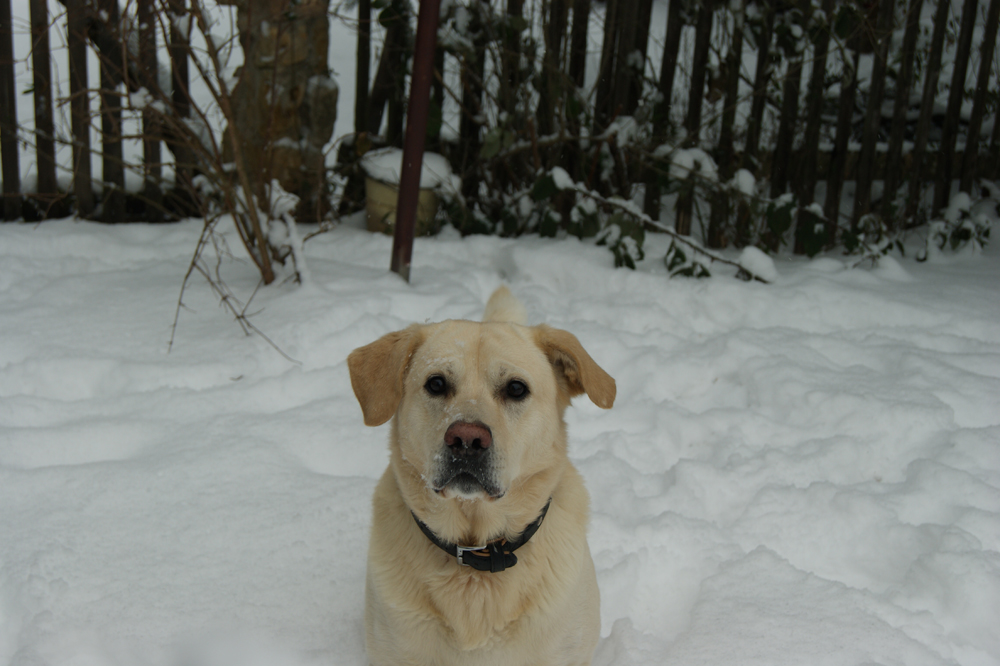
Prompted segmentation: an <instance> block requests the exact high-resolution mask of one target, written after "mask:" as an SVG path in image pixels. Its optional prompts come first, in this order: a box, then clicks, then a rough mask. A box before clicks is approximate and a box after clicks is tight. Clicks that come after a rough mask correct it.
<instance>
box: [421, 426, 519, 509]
mask: <svg viewBox="0 0 1000 666" xmlns="http://www.w3.org/2000/svg"><path fill="white" fill-rule="evenodd" d="M433 486H434V490H435V491H436V492H441V491H442V490H444V489H445V488H448V487H453V488H454V489H455V490H457V491H458V492H460V493H462V494H464V495H474V494H476V493H478V492H485V493H486V494H487V495H489V496H490V497H491V498H493V499H496V498H498V497H501V496H503V494H504V493H503V490H502V489H501V488H500V485H499V484H498V483H497V481H496V470H495V469H494V454H493V433H492V432H490V429H489V428H488V427H487V426H485V425H483V424H482V423H469V422H466V421H456V422H454V423H452V424H451V425H450V426H448V430H447V431H445V434H444V450H443V451H442V452H441V457H440V462H439V464H438V471H437V473H436V474H435V475H434V481H433Z"/></svg>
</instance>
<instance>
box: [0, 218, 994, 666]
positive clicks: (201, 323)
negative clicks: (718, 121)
mask: <svg viewBox="0 0 1000 666" xmlns="http://www.w3.org/2000/svg"><path fill="white" fill-rule="evenodd" d="M200 230H201V223H200V222H198V221H188V222H184V223H181V224H173V225H128V226H102V225H97V224H90V223H83V222H74V221H56V222H47V223H44V224H41V225H34V226H31V225H15V224H6V225H2V226H0V262H2V265H3V266H4V270H3V271H2V272H0V340H3V344H2V345H0V507H2V511H0V664H18V665H21V664H42V665H49V666H71V665H84V664H85V665H87V666H111V665H115V666H133V665H135V666H145V665H157V666H158V665H173V664H178V663H190V664H199V665H201V664H203V665H205V666H215V665H219V666H223V665H228V664H233V663H239V664H251V665H253V664H262V665H263V664H268V665H274V664H337V665H358V666H360V665H362V664H365V663H367V662H366V660H365V656H364V640H363V626H362V625H363V621H362V618H363V605H364V601H363V597H364V589H363V588H364V583H363V580H364V566H365V551H366V549H367V533H368V527H369V520H370V517H369V506H370V504H369V503H370V498H371V494H372V490H373V488H374V485H375V481H376V479H377V478H378V476H379V475H380V474H381V473H382V471H383V469H384V468H385V465H386V461H387V447H386V439H387V435H388V426H382V427H379V428H366V427H365V426H364V425H363V423H362V418H361V412H360V408H359V407H358V405H357V403H356V401H355V399H354V396H353V394H352V392H351V388H350V381H349V377H348V373H347V368H346V365H345V362H344V361H345V358H346V356H347V354H348V353H349V352H350V351H351V350H352V349H354V348H355V347H357V346H359V345H362V344H366V343H368V342H370V341H372V340H374V339H375V338H377V337H378V336H380V335H382V334H384V333H386V332H389V331H392V330H396V329H399V328H402V327H404V326H407V325H408V324H410V323H412V322H414V321H418V322H422V321H427V320H430V321H435V320H441V319H445V318H476V317H478V316H479V315H480V314H481V313H482V309H483V306H484V304H485V301H486V299H487V298H488V297H489V295H490V293H491V292H492V291H493V289H495V288H496V287H497V286H498V285H500V284H501V283H504V282H506V283H508V284H510V286H511V288H512V289H513V291H514V292H515V293H516V294H517V295H518V296H519V297H520V298H521V299H522V300H523V301H524V304H525V306H526V309H527V311H528V315H529V319H530V321H532V322H533V323H535V322H542V321H544V322H547V323H549V324H552V325H554V326H559V327H563V328H566V329H568V330H570V331H572V332H573V333H575V334H576V335H577V336H578V337H579V338H580V340H581V341H582V342H583V344H584V346H585V347H586V348H587V350H588V352H589V353H590V354H591V355H592V356H593V357H594V358H595V359H596V360H597V361H598V362H599V363H600V364H601V365H602V366H603V367H604V368H605V369H606V370H608V372H609V373H610V374H611V375H612V376H614V377H615V378H616V380H617V383H618V398H617V401H616V404H615V406H614V408H613V409H611V410H610V411H603V410H600V409H598V408H597V407H595V406H594V405H592V404H590V403H589V402H587V401H586V400H585V399H579V398H578V399H577V400H576V402H575V403H574V405H573V406H572V407H571V408H570V409H569V410H568V412H567V423H568V428H569V433H570V453H571V456H572V458H573V461H574V463H575V464H576V465H577V466H578V468H579V469H580V470H581V472H582V474H583V475H584V477H585V479H586V483H587V486H588V489H589V491H590V493H591V497H592V519H591V527H590V532H589V540H590V545H591V550H592V552H593V556H594V560H595V564H596V567H597V572H598V580H599V584H600V589H601V616H602V636H603V638H602V640H601V643H600V645H599V647H598V651H597V654H596V656H595V662H594V663H595V664H597V665H599V666H605V665H610V664H614V665H616V666H617V665H623V666H624V665H630V664H643V665H646V664H768V665H776V666H782V665H785V664H788V665H792V664H810V665H816V664H835V665H838V666H839V665H842V664H862V663H878V664H887V665H888V664H906V665H908V666H909V665H921V664H928V665H939V664H940V665H944V664H962V665H963V666H985V665H988V664H1000V635H998V633H997V631H996V626H997V620H998V619H1000V455H998V453H997V446H998V443H1000V411H998V410H997V408H996V406H997V404H998V398H1000V307H998V306H1000V296H998V295H997V291H996V288H995V285H996V284H997V281H998V279H1000V253H998V252H997V251H996V249H995V248H993V247H991V246H987V247H986V249H985V250H984V251H983V252H982V253H981V254H979V255H977V256H975V257H971V258H966V259H964V260H962V261H952V262H949V263H937V264H931V263H923V264H920V263H917V262H915V261H914V260H913V259H912V258H900V259H897V260H894V262H893V264H894V267H893V268H891V269H888V270H885V269H882V268H879V269H877V270H874V271H865V270H857V269H855V270H848V269H846V268H845V263H844V261H842V260H840V259H837V258H835V257H833V256H830V257H825V258H820V259H818V260H816V261H813V262H807V261H804V260H791V259H781V260H780V280H778V281H777V282H776V283H774V284H770V285H765V284H761V283H759V282H749V283H748V282H742V281H738V280H734V279H731V278H730V277H728V276H726V275H724V274H723V271H722V270H721V269H719V270H716V268H717V267H713V274H714V277H713V278H711V279H706V280H688V279H669V278H668V277H667V276H666V274H665V272H666V268H665V267H664V266H663V263H662V256H663V254H664V253H665V252H666V249H667V244H668V242H669V239H666V238H663V237H661V236H659V235H649V236H648V237H647V241H646V251H647V259H646V260H645V261H644V262H640V264H639V269H638V270H637V271H628V270H624V269H617V270H616V269H614V268H613V267H612V266H613V257H612V255H611V254H610V253H609V252H608V251H607V249H606V248H602V247H596V246H595V245H593V244H592V243H589V242H581V241H577V240H575V239H565V240H551V239H539V238H534V237H527V238H522V239H519V240H510V239H500V238H492V237H478V236H472V237H468V238H465V239H461V238H459V237H458V235H457V234H442V235H441V236H439V237H436V238H420V239H417V241H416V246H415V249H414V254H413V266H412V273H411V278H412V284H410V285H407V284H405V283H404V282H402V281H401V280H400V279H399V278H398V277H396V276H395V275H393V274H391V273H388V271H387V269H386V266H387V265H388V262H389V256H390V247H391V239H389V238H387V237H384V236H382V235H379V234H370V233H368V232H366V231H364V230H363V229H362V228H361V221H360V218H358V219H356V220H352V222H351V223H349V224H344V225H341V226H340V227H338V228H336V229H335V230H334V231H332V232H330V233H327V234H323V235H320V236H317V237H314V238H313V239H311V240H309V241H308V242H307V243H306V244H305V248H304V250H305V254H306V256H307V259H308V262H309V269H310V276H311V279H310V281H309V282H308V283H307V284H305V285H301V286H300V285H296V284H294V283H292V282H289V281H283V282H279V283H276V284H275V285H272V286H269V287H266V288H263V289H261V290H260V291H259V292H257V294H256V295H255V296H254V299H253V302H252V303H251V304H250V305H249V306H248V310H247V311H248V312H249V313H255V314H253V316H252V319H251V321H252V322H253V323H254V325H255V326H256V327H258V328H259V329H260V330H261V331H262V332H263V333H264V334H266V335H267V336H268V338H269V339H270V340H271V341H273V342H274V344H276V345H278V346H279V347H280V348H281V350H282V351H284V352H285V353H286V354H288V355H289V356H290V357H292V358H293V359H295V362H289V361H288V360H286V359H285V358H283V357H282V356H281V355H280V354H279V353H278V352H277V351H275V350H274V349H273V348H272V347H271V346H270V345H269V344H268V342H267V341H266V340H264V339H262V338H260V337H244V336H243V335H242V333H241V332H240V328H239V327H238V326H237V325H236V324H235V323H234V322H233V321H232V320H231V319H230V318H229V317H228V315H227V314H226V311H224V310H221V309H220V308H219V307H218V302H217V300H216V299H215V297H214V296H213V294H212V292H211V291H210V289H209V287H208V285H207V284H205V283H204V282H203V281H202V280H201V279H200V278H197V277H196V278H195V279H194V280H193V281H192V282H191V284H190V286H189V290H188V291H187V292H186V294H185V297H184V305H185V307H184V308H183V309H182V311H181V313H180V320H179V326H178V330H177V336H176V339H175V342H174V346H173V350H172V351H171V352H170V353H167V341H168V339H169V337H170V325H171V322H172V320H173V315H174V309H175V307H176V303H177V296H178V289H179V286H180V282H181V278H182V276H183V274H184V272H185V271H186V270H187V266H188V264H189V262H190V259H191V253H192V252H193V250H194V246H195V243H196V241H197V238H198V236H199V233H200ZM302 232H303V235H307V232H308V229H303V230H302ZM228 245H229V247H230V248H232V250H233V252H234V254H235V255H236V258H232V259H225V260H224V261H223V262H222V264H221V274H222V276H223V278H224V279H225V280H226V283H227V285H228V286H229V287H230V288H231V289H232V290H233V292H234V293H235V294H236V295H237V296H238V297H240V298H242V299H244V300H245V299H246V298H247V297H249V295H250V294H251V293H253V290H254V288H255V286H256V284H257V276H256V274H255V272H254V269H253V267H252V265H250V263H249V262H248V261H246V260H245V259H243V258H241V256H242V255H241V250H239V249H238V248H239V242H238V239H236V237H235V235H234V233H233V232H232V231H230V232H229V234H228ZM442 266H447V267H448V270H441V267H442ZM880 266H881V263H880ZM900 275H904V276H906V278H907V279H899V278H900ZM543 529H544V528H543ZM403 557H404V559H405V554H404V555H403ZM401 566H405V561H404V562H402V563H401Z"/></svg>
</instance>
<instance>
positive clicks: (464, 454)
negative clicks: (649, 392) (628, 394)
mask: <svg viewBox="0 0 1000 666" xmlns="http://www.w3.org/2000/svg"><path fill="white" fill-rule="evenodd" d="M522 317H523V310H522V309H521V307H520V304H518V303H517V302H516V301H514V300H513V297H511V296H510V294H509V292H507V290H506V289H504V288H501V290H499V291H498V292H497V294H495V295H494V297H493V298H492V299H491V300H490V304H489V305H488V306H487V312H486V316H485V317H484V319H485V321H483V322H482V323H478V322H471V321H445V322H442V323H439V324H426V325H414V326H411V327H409V328H407V329H404V330H402V331H397V332H395V333H390V334H388V335H386V336H384V337H382V338H380V339H379V340H376V341H375V342H373V343H371V344H369V345H366V346H364V347H361V348H359V349H356V350H354V352H352V353H351V355H350V356H349V357H348V367H349V368H350V372H351V385H352V386H353V388H354V393H355V395H356V396H357V398H358V402H360V403H361V409H362V411H363V413H364V417H365V423H366V424H367V425H372V426H374V425H380V424H382V423H385V422H386V421H388V420H389V419H390V418H392V417H393V416H394V415H395V416H396V423H395V428H396V438H395V440H396V443H397V444H398V447H399V454H400V455H401V457H402V460H404V461H405V462H406V463H407V464H408V465H409V466H412V468H413V470H414V472H415V473H416V474H418V475H419V476H420V477H421V478H422V479H423V482H424V484H425V485H426V488H427V489H428V490H429V491H430V492H433V493H434V494H436V495H437V496H439V497H444V498H451V497H458V498H463V499H481V498H485V499H491V500H495V499H499V498H501V497H503V496H504V495H505V494H506V493H507V492H508V491H509V490H510V489H511V487H512V486H513V485H514V484H516V483H518V482H519V481H521V480H524V479H528V478H530V477H531V476H533V475H535V474H540V473H542V472H544V471H546V470H547V469H549V468H551V467H552V466H553V465H554V464H555V463H556V462H557V461H558V460H560V459H563V458H565V432H564V425H563V420H562V414H563V411H564V410H565V408H566V406H567V405H568V404H569V401H570V398H572V397H573V396H575V395H579V394H581V393H586V394H587V395H588V396H589V397H590V399H591V400H593V401H594V403H595V404H597V405H598V406H600V407H603V408H605V409H607V408H610V407H611V405H612V403H613V402H614V398H615V382H614V380H613V379H612V378H611V377H610V376H608V374H607V373H606V372H604V370H602V369H601V368H600V367H599V366H598V365H597V363H595V362H594V360H593V359H592V358H591V357H590V355H589V354H587V352H586V351H585V350H584V349H583V347H582V346H581V345H580V342H579V341H578V340H577V339H576V337H575V336H573V335H572V334H571V333H568V332H566V331H562V330H559V329H555V328H550V327H548V326H533V327H528V326H524V325H522V324H520V323H514V322H512V321H509V320H511V319H515V320H518V319H522Z"/></svg>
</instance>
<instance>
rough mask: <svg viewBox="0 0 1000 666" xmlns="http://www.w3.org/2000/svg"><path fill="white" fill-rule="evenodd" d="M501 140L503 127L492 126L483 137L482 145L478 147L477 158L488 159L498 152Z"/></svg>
mask: <svg viewBox="0 0 1000 666" xmlns="http://www.w3.org/2000/svg"><path fill="white" fill-rule="evenodd" d="M502 140H503V129H502V128H500V127H494V128H493V129H491V130H490V131H489V132H487V133H486V136H484V137H483V147H482V148H480V149H479V158H480V159H483V160H488V159H490V158H491V157H495V156H496V155H497V153H499V152H500V148H501V147H502Z"/></svg>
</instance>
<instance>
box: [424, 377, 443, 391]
mask: <svg viewBox="0 0 1000 666" xmlns="http://www.w3.org/2000/svg"><path fill="white" fill-rule="evenodd" d="M424 390H425V391H427V392H428V393H430V394H431V395H444V394H445V392H447V390H448V382H446V381H445V380H444V377H442V376H441V375H433V376H432V377H430V378H429V379H428V380H427V381H426V382H425V383H424Z"/></svg>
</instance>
